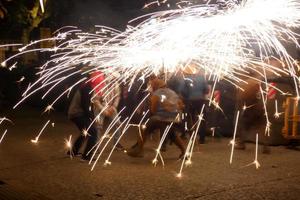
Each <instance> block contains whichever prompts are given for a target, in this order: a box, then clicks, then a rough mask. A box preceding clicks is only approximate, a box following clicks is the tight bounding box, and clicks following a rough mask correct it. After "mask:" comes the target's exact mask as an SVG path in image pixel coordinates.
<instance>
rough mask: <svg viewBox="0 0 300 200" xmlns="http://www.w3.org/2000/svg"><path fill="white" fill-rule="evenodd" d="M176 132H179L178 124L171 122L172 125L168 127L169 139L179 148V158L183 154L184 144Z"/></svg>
mask: <svg viewBox="0 0 300 200" xmlns="http://www.w3.org/2000/svg"><path fill="white" fill-rule="evenodd" d="M177 132H180V126H179V125H178V124H173V127H171V129H170V132H169V135H170V139H171V140H172V141H173V142H174V144H175V145H176V146H177V147H178V148H179V149H180V151H181V153H180V155H179V158H180V159H181V158H182V157H183V156H184V154H185V146H184V142H183V140H182V139H181V137H180V136H179V135H178V134H177Z"/></svg>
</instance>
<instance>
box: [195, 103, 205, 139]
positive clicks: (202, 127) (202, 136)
mask: <svg viewBox="0 0 300 200" xmlns="http://www.w3.org/2000/svg"><path fill="white" fill-rule="evenodd" d="M204 104H205V101H204V100H201V101H199V103H198V105H197V108H198V113H199V114H198V115H200V113H201V109H202V107H203V105H204ZM206 116H207V115H206V107H205V106H204V109H203V119H202V121H201V124H200V127H199V130H198V134H199V143H200V144H204V143H205V136H206V120H207V117H206Z"/></svg>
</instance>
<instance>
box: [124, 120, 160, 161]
mask: <svg viewBox="0 0 300 200" xmlns="http://www.w3.org/2000/svg"><path fill="white" fill-rule="evenodd" d="M159 125H160V122H159V121H157V120H156V119H153V118H150V120H149V121H148V123H147V125H146V129H145V130H142V131H141V135H139V136H138V140H137V144H135V145H133V147H132V148H131V149H130V150H128V152H127V154H128V155H129V156H132V157H142V156H143V155H144V153H143V150H144V144H145V142H146V140H147V136H148V135H149V134H150V133H152V132H153V131H154V130H155V129H158V128H159Z"/></svg>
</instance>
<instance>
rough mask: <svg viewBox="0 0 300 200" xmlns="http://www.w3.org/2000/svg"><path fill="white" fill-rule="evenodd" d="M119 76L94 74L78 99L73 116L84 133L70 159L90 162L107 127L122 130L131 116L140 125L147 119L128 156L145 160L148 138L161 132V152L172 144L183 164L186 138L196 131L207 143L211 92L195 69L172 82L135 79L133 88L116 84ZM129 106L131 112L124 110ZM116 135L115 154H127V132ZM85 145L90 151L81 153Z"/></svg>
mask: <svg viewBox="0 0 300 200" xmlns="http://www.w3.org/2000/svg"><path fill="white" fill-rule="evenodd" d="M119 76H120V75H119V74H118V73H115V72H114V73H112V74H110V75H109V76H108V75H106V74H104V73H103V72H101V71H95V72H93V73H91V74H90V75H89V77H88V78H89V80H90V81H88V82H86V83H84V84H82V85H81V86H80V87H79V88H78V89H77V91H76V92H75V94H74V95H73V98H72V100H71V103H70V106H69V109H68V116H69V119H70V120H71V121H72V122H74V124H75V125H76V126H77V127H78V129H79V130H80V134H79V136H78V138H77V139H76V141H75V143H74V144H73V147H72V151H69V152H68V154H72V155H75V156H79V155H80V156H81V157H82V159H83V160H89V159H90V158H91V155H92V154H91V153H89V152H90V151H91V150H92V148H93V146H95V145H96V143H97V141H98V138H99V136H100V135H103V134H104V132H105V131H106V130H105V125H104V124H105V123H104V122H105V121H109V122H110V123H112V125H114V127H119V126H121V122H122V120H124V118H125V117H124V115H125V116H126V112H127V115H131V114H134V115H133V117H132V118H131V121H130V123H133V124H141V120H142V119H144V122H143V124H144V126H143V128H142V129H141V133H140V134H137V135H138V137H137V141H136V143H135V144H134V145H133V146H131V147H130V148H126V151H127V154H128V155H129V156H132V157H142V156H143V155H144V151H143V148H144V145H145V142H146V141H147V137H149V135H151V134H152V133H153V132H154V131H156V130H159V132H160V136H161V138H164V143H163V144H162V148H161V151H165V150H166V145H167V142H168V141H169V140H170V142H171V143H174V144H175V145H176V146H177V147H178V148H179V150H180V154H179V159H182V158H183V157H184V154H185V150H186V147H185V143H184V139H186V138H187V137H188V136H191V134H192V133H193V132H196V131H197V133H196V135H197V136H198V143H199V144H204V143H205V142H206V141H205V136H206V130H207V127H206V126H207V125H206V123H207V120H206V118H207V110H206V109H207V107H208V103H209V102H208V94H209V93H210V87H209V85H208V82H207V80H206V76H205V74H204V73H203V72H202V71H200V70H198V69H197V67H196V66H194V65H193V64H190V65H188V66H186V67H184V68H183V69H182V70H180V71H178V72H177V73H175V74H173V75H172V77H169V78H168V79H167V80H165V77H164V76H162V77H160V76H154V75H153V76H150V77H148V79H147V80H146V81H144V80H143V81H141V79H136V80H135V81H134V82H133V83H131V84H128V85H125V84H124V85H123V84H118V83H117V82H116V81H115V80H116V79H118V78H119ZM145 97H147V98H145ZM143 99H146V100H145V101H144V103H143V105H142V106H139V107H138V109H137V104H139V103H140V102H141V101H142V100H143ZM204 105H205V106H204ZM124 107H125V110H126V111H124V110H122V108H124ZM146 110H149V112H147V113H149V115H147V117H142V114H141V113H142V111H144V112H143V113H144V114H145V111H146ZM120 111H121V112H122V115H120V113H121V112H120ZM123 111H124V112H123ZM124 113H125V114H124ZM200 114H202V115H201V117H200ZM94 119H96V120H94ZM200 121H201V122H200ZM198 124H199V126H198ZM167 129H168V132H167V135H166V137H164V136H163V134H164V133H165V131H166V130H167ZM115 130H116V133H115V134H114V135H113V143H114V145H115V147H116V149H118V150H125V148H124V147H123V145H122V144H120V143H119V141H120V140H119V138H120V135H121V131H122V128H120V129H117V128H115ZM86 140H87V144H86V147H85V148H84V151H83V153H82V154H80V153H79V150H80V148H81V147H82V146H83V143H84V141H86Z"/></svg>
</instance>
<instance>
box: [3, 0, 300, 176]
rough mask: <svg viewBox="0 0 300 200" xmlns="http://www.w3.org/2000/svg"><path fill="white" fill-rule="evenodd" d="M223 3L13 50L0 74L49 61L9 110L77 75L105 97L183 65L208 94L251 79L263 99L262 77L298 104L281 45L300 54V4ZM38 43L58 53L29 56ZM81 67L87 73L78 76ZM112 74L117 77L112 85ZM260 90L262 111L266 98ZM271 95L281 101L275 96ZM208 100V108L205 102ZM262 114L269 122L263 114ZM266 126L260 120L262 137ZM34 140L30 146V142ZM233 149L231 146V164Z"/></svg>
mask: <svg viewBox="0 0 300 200" xmlns="http://www.w3.org/2000/svg"><path fill="white" fill-rule="evenodd" d="M162 2H163V3H166V1H159V0H158V1H156V3H157V4H160V3H162ZM228 2H229V3H228V4H227V6H226V8H220V6H219V5H218V4H199V5H193V6H187V7H184V8H183V9H171V10H166V11H159V12H155V13H150V14H147V15H144V16H141V17H138V18H136V19H134V20H132V21H130V22H129V23H131V24H137V25H135V26H128V28H127V29H126V30H125V31H123V32H122V31H119V30H115V29H113V28H110V27H105V26H97V27H96V28H98V29H99V31H97V32H96V33H85V32H82V31H81V30H79V29H78V28H77V27H67V28H65V29H61V30H59V31H57V35H56V36H55V37H53V38H47V39H42V40H39V41H34V42H31V43H30V44H28V45H26V46H23V47H22V48H20V52H19V53H18V54H16V55H14V56H12V57H10V58H8V59H7V60H5V61H3V62H2V66H5V65H6V64H7V63H8V62H10V61H11V60H12V59H14V58H16V57H18V56H20V55H23V54H25V53H30V52H36V51H49V52H51V53H52V54H53V55H52V56H51V58H50V60H48V61H47V62H46V63H45V64H44V65H43V66H42V67H41V68H40V72H39V73H38V75H39V76H40V77H39V79H38V80H37V81H36V82H35V83H33V84H30V85H29V86H28V88H27V90H26V91H25V92H24V94H23V96H22V99H21V100H20V101H19V102H18V103H17V104H16V106H18V105H19V104H20V103H22V102H23V101H24V100H25V99H27V98H29V97H30V96H31V95H33V94H34V93H36V92H38V91H40V90H42V89H45V88H48V87H50V90H48V92H46V93H45V95H44V96H43V98H44V97H45V96H46V95H48V94H50V91H52V90H53V89H54V88H55V87H57V86H58V85H59V84H60V83H61V82H63V81H64V80H66V79H70V78H73V77H74V76H75V75H77V74H82V75H86V74H89V73H91V72H93V71H95V70H101V71H102V72H103V73H104V74H106V75H107V80H109V82H110V84H108V86H107V87H106V88H104V89H103V90H102V91H101V92H103V93H104V96H106V95H107V94H108V93H110V91H111V90H112V88H114V86H115V85H116V84H118V83H120V82H124V83H128V84H129V85H130V86H129V88H131V86H132V84H133V83H134V80H136V77H141V80H145V78H147V77H149V76H150V75H151V74H153V73H154V74H160V73H161V72H162V71H163V72H168V73H175V72H178V71H181V70H182V69H183V68H185V67H186V66H187V65H190V64H193V65H195V67H196V69H197V70H201V71H205V74H207V76H208V77H210V78H209V80H212V81H214V87H213V90H214V88H215V85H216V83H217V82H218V81H219V80H221V79H223V80H226V81H228V82H230V83H231V84H233V85H235V86H236V87H237V88H239V89H241V90H243V88H241V87H240V83H243V82H244V80H243V79H244V78H251V79H253V80H255V81H257V82H259V83H261V85H265V88H266V91H267V90H268V88H269V87H272V85H270V84H269V83H268V82H267V76H269V75H272V76H276V77H277V76H281V75H285V76H290V77H292V78H293V80H294V83H295V93H296V96H297V98H299V92H298V88H299V79H298V76H297V69H299V66H298V65H297V62H295V60H294V58H292V57H291V56H290V55H289V53H288V52H287V50H286V48H285V43H287V42H291V43H293V44H295V46H297V47H299V44H298V42H297V37H298V36H299V35H298V34H297V33H295V32H294V28H299V27H300V2H299V1H297V0H247V1H242V3H240V4H236V3H234V2H235V1H234V0H230V1H228ZM231 2H232V3H231ZM230 3H231V4H230ZM228 5H230V6H228ZM42 41H56V43H57V46H55V47H53V48H44V49H43V48H42V49H32V48H33V46H34V44H36V43H38V42H42ZM0 47H1V46H0ZM270 59H275V60H277V61H278V62H280V63H284V64H282V65H281V66H279V67H276V66H273V65H271V64H269V63H270V62H269V61H270ZM82 65H85V66H89V67H87V68H88V69H85V70H82V69H83V67H82ZM74 71H76V72H74ZM113 73H118V74H120V76H119V77H118V78H117V77H116V76H113V75H112V74H113ZM168 73H165V74H168ZM252 73H255V74H257V75H258V76H259V78H254V77H256V76H253V74H252ZM65 74H68V75H67V76H66V75H65ZM141 74H142V76H141ZM166 79H167V78H166ZM20 81H22V80H21V79H20ZM84 81H86V82H88V81H89V80H86V79H85V78H83V79H81V80H80V81H78V82H76V83H75V84H73V85H72V86H70V87H69V88H67V89H66V90H65V91H64V92H63V93H62V94H61V95H59V96H58V98H56V99H55V100H54V102H52V103H51V104H49V106H48V107H47V108H46V110H45V111H50V110H51V109H52V108H53V105H54V103H55V102H57V101H58V100H59V99H60V98H61V97H62V96H63V95H64V94H67V93H68V94H69V93H70V91H71V90H72V89H73V88H74V86H75V85H77V84H79V83H82V82H84ZM260 89H261V95H262V100H263V103H264V105H265V104H266V98H265V97H264V93H265V92H264V91H263V90H262V88H260ZM275 89H276V90H278V91H279V92H281V93H282V94H284V93H283V92H282V91H281V90H279V89H278V88H275ZM212 94H213V91H212ZM210 100H211V102H212V97H211V98H210ZM143 101H144V100H143ZM16 106H15V107H16ZM264 108H265V112H266V117H268V115H267V110H266V106H264ZM131 118H132V116H131V117H130V119H131ZM130 119H128V120H127V122H126V125H125V127H124V129H128V124H129V123H130ZM237 119H238V116H237ZM199 123H200V122H199ZM270 125H271V124H270V122H269V120H268V118H267V125H266V133H267V134H269V130H270ZM236 126H237V121H236ZM236 126H235V129H236ZM235 132H236V130H235ZM38 137H39V136H38ZM38 137H36V139H35V140H33V141H36V142H37V141H38ZM234 138H235V134H234ZM193 140H195V138H193ZM191 147H193V145H192V143H191ZM233 148H234V140H233V142H232V150H231V159H230V163H231V162H232V156H233ZM108 162H109V161H108ZM180 176H181V173H180Z"/></svg>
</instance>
